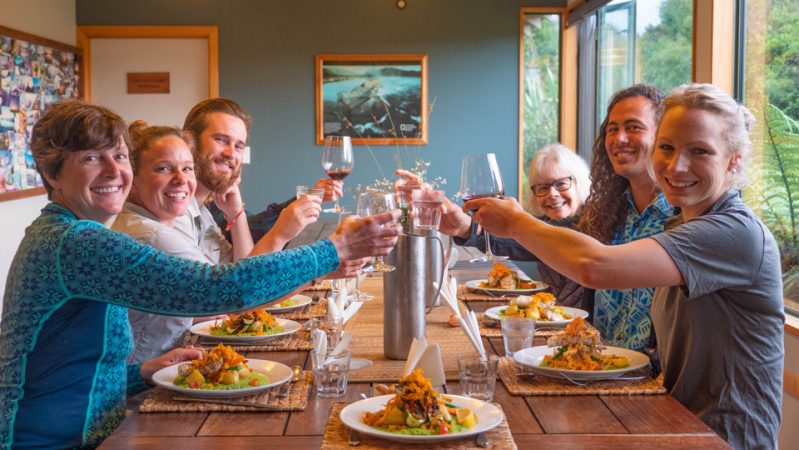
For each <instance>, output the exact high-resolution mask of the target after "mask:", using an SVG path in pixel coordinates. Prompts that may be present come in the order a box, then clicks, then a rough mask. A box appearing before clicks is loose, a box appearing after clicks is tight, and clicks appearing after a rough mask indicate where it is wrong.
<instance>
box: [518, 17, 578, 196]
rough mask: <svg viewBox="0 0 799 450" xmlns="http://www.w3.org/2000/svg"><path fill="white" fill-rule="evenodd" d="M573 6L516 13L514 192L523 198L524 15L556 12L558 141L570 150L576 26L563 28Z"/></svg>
mask: <svg viewBox="0 0 799 450" xmlns="http://www.w3.org/2000/svg"><path fill="white" fill-rule="evenodd" d="M572 9H574V8H545V7H524V8H520V13H519V137H518V139H519V145H518V174H517V179H518V193H517V198H519V199H521V198H524V192H523V191H524V186H523V184H522V180H523V179H524V170H525V167H524V123H523V122H524V15H525V14H560V83H559V90H560V92H559V98H558V101H559V104H560V107H559V114H558V140H559V141H560V143H561V144H563V145H565V146H566V147H568V148H570V149H572V150H574V149H575V148H576V146H577V27H576V26H571V27H568V28H567V25H568V18H569V12H570V11H571V10H572Z"/></svg>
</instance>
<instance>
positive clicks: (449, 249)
mask: <svg viewBox="0 0 799 450" xmlns="http://www.w3.org/2000/svg"><path fill="white" fill-rule="evenodd" d="M424 238H425V239H435V240H436V241H437V242H438V246H439V247H441V254H442V255H443V254H444V243H443V242H441V239H439V238H438V237H436V236H424ZM451 251H452V243H450V246H449V248H448V249H447V252H446V253H447V255H446V257H445V258H444V265H443V267H441V278H440V279H439V280H438V289H436V294H435V295H434V296H433V299H432V301H431V302H430V303H425V305H428V304H429V305H430V306H428V307H427V311H426V312H425V315H427V314H430V313H431V312H432V311H433V308H434V306H433V305H435V304H436V299H437V298H438V296H439V295H441V288H442V287H443V286H444V274H446V272H447V271H446V270H445V269H446V268H447V264H448V263H449V255H450V252H451ZM425 300H427V299H425Z"/></svg>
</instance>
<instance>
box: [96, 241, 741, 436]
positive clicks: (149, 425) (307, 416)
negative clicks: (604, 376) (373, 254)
mask: <svg viewBox="0 0 799 450" xmlns="http://www.w3.org/2000/svg"><path fill="white" fill-rule="evenodd" d="M329 231H331V232H332V229H331V230H329ZM319 233H321V231H319V230H316V231H315V230H308V232H307V233H306V234H308V235H309V236H308V237H309V238H310V239H314V238H317V237H319V236H320V234H319ZM328 234H329V233H328ZM311 235H313V236H311ZM466 257H469V255H468V253H467V254H466ZM459 267H462V269H461V270H454V271H452V272H451V273H452V274H453V275H454V276H456V277H458V278H459V279H460V278H464V277H465V278H464V279H471V278H469V277H470V276H472V275H474V274H475V273H477V272H478V270H477V269H473V268H469V267H464V266H462V265H460V264H459ZM456 269H457V268H456ZM481 273H483V274H484V273H485V271H483V272H481ZM371 286H372V288H374V286H381V285H379V284H376V283H372V284H371ZM327 294H328V293H325V295H327ZM467 304H468V306H469V307H470V308H474V310H475V311H483V310H485V309H487V308H489V307H492V306H497V305H499V304H502V303H501V302H485V301H480V302H468V303H467ZM353 320H354V321H355V322H354V325H353V328H354V330H355V332H356V334H357V329H358V327H357V325H358V323H357V320H358V316H357V315H356V316H355V317H354V318H353ZM483 343H484V344H485V347H486V350H487V351H488V352H494V353H496V354H499V355H503V354H504V351H505V350H504V347H503V342H502V339H501V338H483ZM534 345H535V344H534ZM246 356H247V357H250V358H259V359H268V360H274V361H279V362H281V363H283V364H287V365H289V366H291V365H294V364H297V365H300V366H303V367H305V368H306V370H310V357H309V354H308V352H307V351H291V352H285V351H280V352H248V353H247V354H246ZM370 384H371V383H349V385H348V388H347V394H346V395H345V396H343V397H340V398H335V399H331V398H322V397H317V395H316V392H315V389H311V396H310V400H309V403H308V406H307V408H306V409H305V410H304V411H301V412H252V413H225V412H211V413H201V412H192V413H139V412H138V410H136V411H134V412H132V413H131V414H130V415H129V417H128V418H127V419H126V420H125V421H124V422H123V423H122V425H121V426H120V427H119V428H118V429H117V430H116V431H115V432H114V434H113V435H112V436H111V437H109V438H108V439H106V441H105V442H103V444H102V445H101V447H100V448H103V449H121V448H147V449H151V448H169V449H170V450H174V449H183V448H186V449H193V450H196V449H201V448H215V449H218V448H237V447H239V446H251V445H256V446H265V445H269V446H270V448H284V449H294V448H298V449H306V448H309V449H310V448H319V447H320V445H321V444H322V437H323V435H324V431H325V425H326V424H327V421H328V417H329V415H330V411H331V406H332V404H333V402H336V401H345V402H348V403H349V402H353V401H357V400H359V399H360V394H361V393H364V394H367V395H368V393H369V390H370ZM443 391H444V393H447V394H455V395H457V394H459V393H460V388H459V385H458V383H452V382H450V383H447V385H446V386H444V387H443ZM494 402H495V403H498V404H500V405H501V406H502V409H503V410H504V411H505V414H506V416H507V420H508V425H509V428H510V431H511V434H512V435H513V438H514V440H515V441H516V445H517V446H518V448H520V449H524V448H536V449H549V448H553V449H555V448H557V449H559V450H563V449H572V448H574V449H582V448H610V447H615V448H619V447H621V448H637V447H639V446H640V447H645V448H649V449H665V448H700V447H701V448H705V449H714V448H730V447H729V446H728V445H727V443H726V442H724V441H723V440H722V439H721V438H720V437H719V436H718V435H716V434H715V433H714V432H713V431H712V430H711V429H710V428H709V427H708V426H707V425H705V424H704V423H703V422H702V421H700V420H699V419H698V418H696V416H694V415H693V414H691V413H690V412H689V411H688V410H687V409H686V408H685V407H683V406H682V405H681V404H680V403H679V402H677V401H676V400H675V399H674V398H672V397H671V396H669V395H630V396H624V395H603V396H600V395H574V396H538V397H517V396H512V395H510V394H509V393H508V391H507V389H506V388H505V386H504V385H503V383H502V382H501V381H499V380H498V381H497V384H496V392H495V396H494ZM391 446H392V444H391V442H390V441H386V448H390V447H391ZM241 448H244V447H241ZM494 448H496V446H495V447H494Z"/></svg>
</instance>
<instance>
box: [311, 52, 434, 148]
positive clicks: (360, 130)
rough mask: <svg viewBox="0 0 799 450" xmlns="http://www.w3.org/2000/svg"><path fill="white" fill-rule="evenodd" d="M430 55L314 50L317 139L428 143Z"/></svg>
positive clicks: (321, 142)
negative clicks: (334, 53) (428, 64)
mask: <svg viewBox="0 0 799 450" xmlns="http://www.w3.org/2000/svg"><path fill="white" fill-rule="evenodd" d="M427 113H428V106H427V55H316V143H317V144H318V145H322V144H324V143H325V138H326V137H327V136H350V137H351V138H352V143H353V144H356V145H358V144H361V145H362V144H369V145H395V144H399V145H421V144H427Z"/></svg>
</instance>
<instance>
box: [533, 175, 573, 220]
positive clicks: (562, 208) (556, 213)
mask: <svg viewBox="0 0 799 450" xmlns="http://www.w3.org/2000/svg"><path fill="white" fill-rule="evenodd" d="M570 176H572V174H570V173H569V172H568V171H566V170H563V169H561V168H557V169H555V170H552V171H550V173H547V174H545V175H544V176H543V177H542V178H541V180H537V181H536V183H535V184H550V183H554V182H555V181H556V180H560V179H562V178H566V177H570ZM535 201H536V202H538V207H539V208H541V211H542V212H543V213H544V215H546V216H547V217H549V218H550V219H563V218H564V217H569V216H573V215H575V214H577V213H578V212H579V211H580V209H581V208H582V203H581V202H580V196H579V195H578V194H577V184H576V183H575V180H574V179H572V180H571V186H570V187H569V189H567V190H565V191H558V190H557V189H555V188H554V187H550V188H549V193H548V194H547V195H546V196H544V197H538V196H536V197H535Z"/></svg>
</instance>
